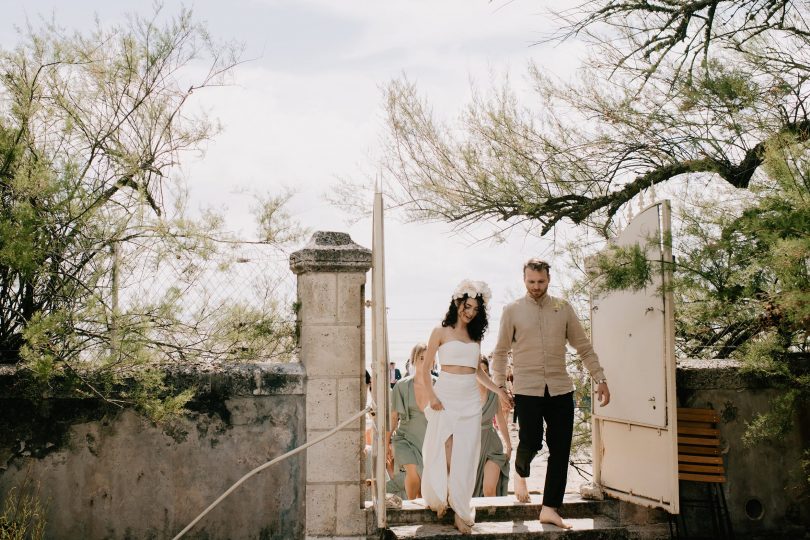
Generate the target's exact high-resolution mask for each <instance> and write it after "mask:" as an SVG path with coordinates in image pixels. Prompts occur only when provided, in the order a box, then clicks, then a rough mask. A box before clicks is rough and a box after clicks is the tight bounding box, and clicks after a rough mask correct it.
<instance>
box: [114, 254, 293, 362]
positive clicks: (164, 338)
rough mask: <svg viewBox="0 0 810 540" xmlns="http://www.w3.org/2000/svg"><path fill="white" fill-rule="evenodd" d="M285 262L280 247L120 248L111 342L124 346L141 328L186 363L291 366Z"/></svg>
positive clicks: (290, 283) (290, 293)
mask: <svg viewBox="0 0 810 540" xmlns="http://www.w3.org/2000/svg"><path fill="white" fill-rule="evenodd" d="M287 261H288V256H287V255H286V254H285V253H283V252H281V251H280V250H279V249H278V248H277V247H276V246H273V245H268V244H261V243H251V242H236V241H228V242H217V243H209V244H208V245H197V246H194V249H188V246H185V249H171V248H169V249H167V248H166V246H164V245H160V244H158V243H155V242H149V241H141V242H128V243H127V244H124V245H121V246H118V247H117V248H116V249H114V250H113V254H112V260H111V268H112V272H111V279H110V281H109V299H110V300H109V311H110V325H109V327H110V332H112V333H113V334H117V335H113V336H112V337H111V342H112V343H113V345H114V346H116V344H117V345H118V346H123V342H124V340H125V338H126V337H127V335H130V336H131V334H132V330H133V329H137V328H139V327H140V328H145V329H147V333H148V337H149V341H150V342H151V343H153V344H160V345H162V347H158V348H159V349H160V350H162V351H163V352H166V353H170V354H169V356H173V357H181V358H183V359H185V360H188V359H195V360H252V361H256V360H274V361H286V360H289V359H290V358H291V354H292V349H293V346H294V337H295V336H294V334H295V313H294V310H293V301H292V299H293V295H294V290H295V289H294V287H295V283H294V279H293V276H292V274H291V273H290V271H289V269H288V268H287ZM144 323H146V324H145V326H144Z"/></svg>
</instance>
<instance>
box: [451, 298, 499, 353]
mask: <svg viewBox="0 0 810 540" xmlns="http://www.w3.org/2000/svg"><path fill="white" fill-rule="evenodd" d="M468 298H470V296H469V295H467V294H465V295H464V296H462V297H461V298H460V299H457V298H453V299H452V300H450V307H449V308H448V309H447V315H445V316H444V320H443V321H442V326H445V327H447V326H451V327H453V328H455V327H456V323H457V322H458V306H459V305H463V304H464V302H466V301H467V299H468ZM475 300H476V301H477V302H478V313H477V314H476V316H475V318H474V319H473V320H471V321H470V324H468V325H467V333H468V334H469V335H470V339H472V340H473V341H477V342H479V343H480V342H481V340H482V339H484V333H485V332H486V331H487V327H488V326H489V321H487V308H486V306H485V305H484V299H483V298H482V297H481V296H476V297H475Z"/></svg>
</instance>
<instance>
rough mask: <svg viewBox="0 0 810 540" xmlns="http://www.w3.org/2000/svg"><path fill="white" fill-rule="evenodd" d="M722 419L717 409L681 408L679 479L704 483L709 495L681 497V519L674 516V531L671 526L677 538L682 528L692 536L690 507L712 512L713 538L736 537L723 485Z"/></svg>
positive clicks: (679, 536) (686, 534)
mask: <svg viewBox="0 0 810 540" xmlns="http://www.w3.org/2000/svg"><path fill="white" fill-rule="evenodd" d="M719 422H720V414H719V413H718V412H717V411H716V410H714V409H689V408H678V479H679V480H680V481H681V482H697V483H701V484H705V485H706V498H704V499H684V498H683V497H681V499H680V506H681V513H680V520H678V519H675V530H674V534H672V533H673V530H672V528H670V533H671V534H672V535H673V536H674V537H676V538H681V529H683V534H684V536H685V537H689V535H688V531H687V530H686V520H685V519H684V509H685V508H687V507H698V508H708V509H709V510H710V511H711V516H712V531H713V536H711V537H710V538H734V533H733V531H732V529H731V519H730V518H729V514H728V505H727V504H726V497H725V494H724V493H723V486H722V484H724V483H725V481H726V472H725V465H724V463H723V456H722V454H721V451H720V430H719V429H718V427H717V425H718V423H719ZM682 487H683V486H682ZM679 521H680V523H679ZM671 524H672V522H671V521H670V525H671Z"/></svg>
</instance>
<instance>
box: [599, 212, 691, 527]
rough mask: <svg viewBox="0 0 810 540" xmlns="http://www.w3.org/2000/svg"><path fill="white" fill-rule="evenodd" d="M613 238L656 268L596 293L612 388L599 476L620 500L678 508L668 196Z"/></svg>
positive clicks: (602, 421)
mask: <svg viewBox="0 0 810 540" xmlns="http://www.w3.org/2000/svg"><path fill="white" fill-rule="evenodd" d="M614 243H615V244H616V245H618V246H623V247H628V246H632V245H634V244H638V245H639V246H640V247H641V248H642V250H643V251H644V252H645V253H646V258H647V260H648V261H651V262H652V263H653V264H652V266H653V273H652V282H651V283H649V284H648V285H647V286H646V287H645V288H644V289H641V290H637V291H629V290H619V291H610V292H607V293H603V294H595V295H593V296H592V298H591V325H592V328H591V332H592V338H593V344H594V349H595V350H596V352H597V354H598V355H599V359H600V362H601V364H602V366H603V367H604V369H605V373H606V375H607V377H608V380H609V383H608V384H609V386H610V393H611V401H610V404H609V405H607V406H606V407H599V406H598V404H597V403H596V402H595V401H594V403H593V405H592V408H593V409H592V413H593V416H592V418H593V464H594V481H595V482H596V483H597V484H598V485H600V486H601V488H602V489H603V490H605V492H607V493H608V494H610V495H612V496H614V497H616V498H618V499H621V500H626V501H629V502H633V503H636V504H641V505H644V506H650V507H660V508H663V509H665V510H667V511H668V512H670V513H673V514H677V513H678V511H679V510H678V443H677V418H676V410H677V407H676V398H675V347H674V313H673V305H672V294H671V291H670V287H669V285H670V282H671V275H672V274H671V265H670V264H667V263H671V261H672V252H671V233H670V207H669V201H663V202H659V203H655V204H652V205H650V206H648V207H647V208H646V209H644V210H643V211H642V212H641V213H640V214H639V215H638V216H637V217H636V218H635V219H633V220H632V221H631V222H630V223H629V224H628V225H627V227H626V228H625V229H624V231H622V233H621V234H620V235H619V236H618V238H616V239H615V241H614Z"/></svg>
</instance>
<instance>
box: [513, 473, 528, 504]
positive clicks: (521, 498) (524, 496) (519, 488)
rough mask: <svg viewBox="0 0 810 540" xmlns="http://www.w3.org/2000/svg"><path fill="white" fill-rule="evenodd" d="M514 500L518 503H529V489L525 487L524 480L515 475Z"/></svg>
mask: <svg viewBox="0 0 810 540" xmlns="http://www.w3.org/2000/svg"><path fill="white" fill-rule="evenodd" d="M515 498H516V499H517V500H518V502H522V503H527V502H529V488H528V487H526V479H525V478H523V477H522V476H520V475H519V474H517V473H515Z"/></svg>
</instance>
